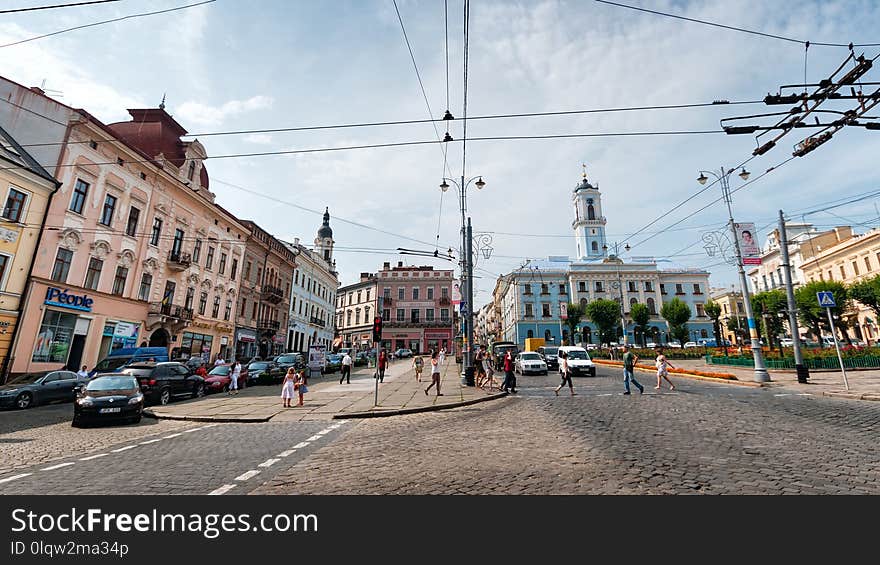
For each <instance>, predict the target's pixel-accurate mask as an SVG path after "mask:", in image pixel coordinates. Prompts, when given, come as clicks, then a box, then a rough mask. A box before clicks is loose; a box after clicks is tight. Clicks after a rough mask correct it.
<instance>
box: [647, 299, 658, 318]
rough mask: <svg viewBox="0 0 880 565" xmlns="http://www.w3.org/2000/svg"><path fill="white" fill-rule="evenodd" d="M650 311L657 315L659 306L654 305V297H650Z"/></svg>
mask: <svg viewBox="0 0 880 565" xmlns="http://www.w3.org/2000/svg"><path fill="white" fill-rule="evenodd" d="M648 312H650V313H651V315H652V316H656V315H657V307H656V306H655V305H654V299H653V298H648Z"/></svg>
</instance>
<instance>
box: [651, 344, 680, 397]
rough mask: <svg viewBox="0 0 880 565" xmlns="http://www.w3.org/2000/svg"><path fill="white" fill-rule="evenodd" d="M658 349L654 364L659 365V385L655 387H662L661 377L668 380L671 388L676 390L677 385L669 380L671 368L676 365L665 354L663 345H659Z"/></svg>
mask: <svg viewBox="0 0 880 565" xmlns="http://www.w3.org/2000/svg"><path fill="white" fill-rule="evenodd" d="M656 351H657V358H656V359H655V360H654V365H655V366H656V367H657V386H655V387H654V388H660V383H661V382H662V381H661V379H666V382H667V383H669V390H675V385H674V384H672V381H670V380H669V368H670V367H672V368H673V369H674V368H675V367H674V366H673V365H672V363H670V362H669V359H667V358H666V356H665V355H663V348H662V347H658V348H657V349H656Z"/></svg>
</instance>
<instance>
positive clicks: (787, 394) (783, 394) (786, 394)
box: [773, 392, 791, 396]
mask: <svg viewBox="0 0 880 565" xmlns="http://www.w3.org/2000/svg"><path fill="white" fill-rule="evenodd" d="M773 396H791V394H790V393H787V392H785V393H782V394H774V395H773Z"/></svg>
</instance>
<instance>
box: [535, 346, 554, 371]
mask: <svg viewBox="0 0 880 565" xmlns="http://www.w3.org/2000/svg"><path fill="white" fill-rule="evenodd" d="M537 353H538V355H540V356H541V357H542V358H543V359H544V363H547V368H548V369H558V368H559V348H558V347H556V346H549V345H542V346H541V347H539V348H538V350H537Z"/></svg>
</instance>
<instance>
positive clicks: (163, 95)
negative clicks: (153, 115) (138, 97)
mask: <svg viewBox="0 0 880 565" xmlns="http://www.w3.org/2000/svg"><path fill="white" fill-rule="evenodd" d="M165 94H166V93H165V92H163V93H162V102H160V103H159V109H160V110H164V109H165Z"/></svg>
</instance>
